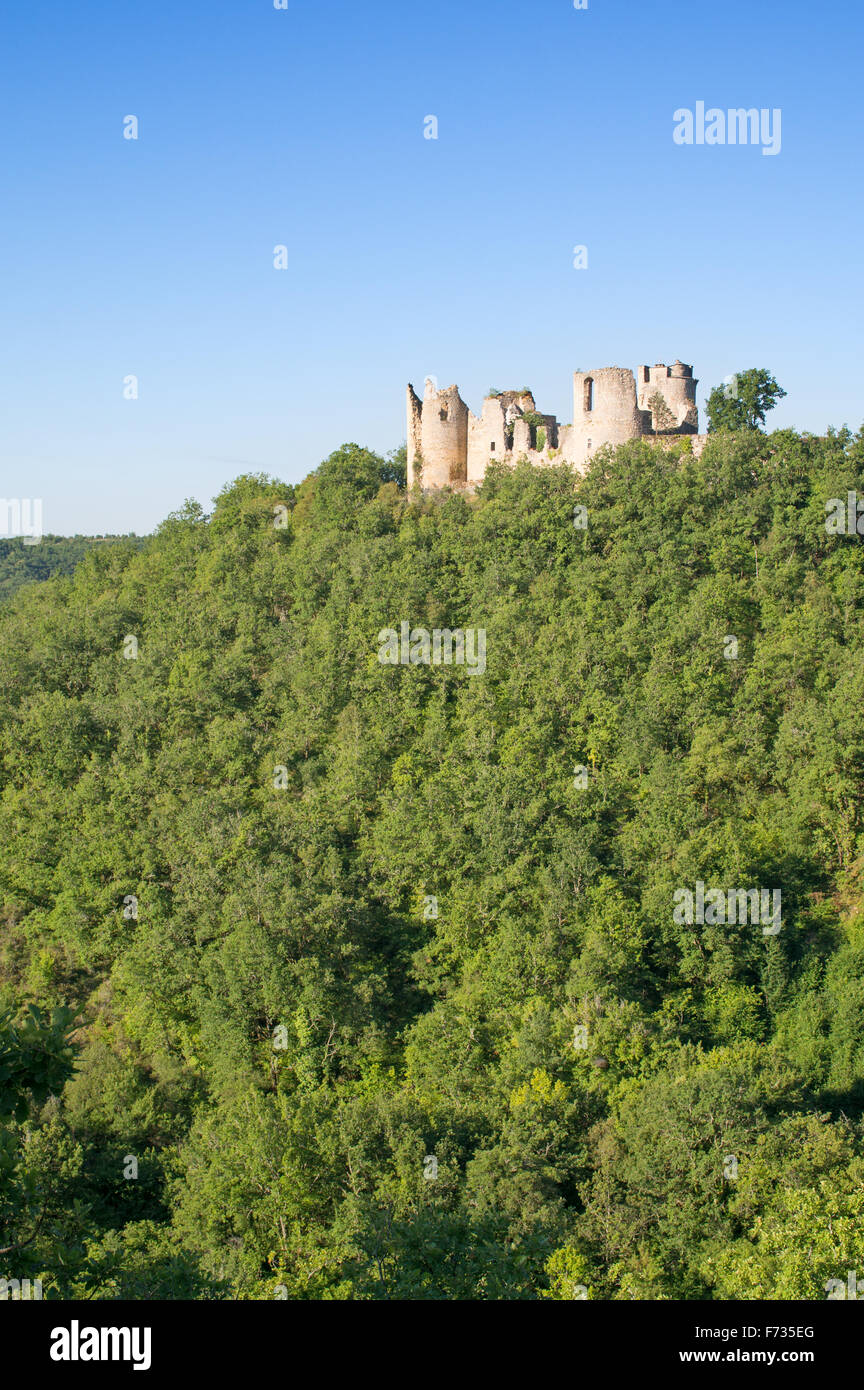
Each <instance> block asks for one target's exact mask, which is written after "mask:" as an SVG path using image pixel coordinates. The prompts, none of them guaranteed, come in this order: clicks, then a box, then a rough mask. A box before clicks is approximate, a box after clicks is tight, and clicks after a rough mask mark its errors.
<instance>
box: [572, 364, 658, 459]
mask: <svg viewBox="0 0 864 1390" xmlns="http://www.w3.org/2000/svg"><path fill="white" fill-rule="evenodd" d="M646 426H647V428H650V421H648V420H647V419H646V417H645V415H644V414H643V412H642V411H641V410H640V409H639V406H638V404H637V401H636V382H635V380H634V378H633V373H632V372H631V371H630V370H629V368H627V367H598V368H596V369H595V370H594V371H593V372H574V373H573V429H572V431H571V434H570V460H571V462H572V463H574V464H575V465H576V466H577V467H579V468H583V469H584V467H585V465H586V463H587V462H588V459H589V458H590V457H591V455H592V454H596V452H597V450H598V449H600V448H602V446H603V445H604V444H625V443H626V442H627V440H628V439H637V438H638V437H639V436H640V435H642V434H645V433H646Z"/></svg>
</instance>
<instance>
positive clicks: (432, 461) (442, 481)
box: [415, 377, 468, 488]
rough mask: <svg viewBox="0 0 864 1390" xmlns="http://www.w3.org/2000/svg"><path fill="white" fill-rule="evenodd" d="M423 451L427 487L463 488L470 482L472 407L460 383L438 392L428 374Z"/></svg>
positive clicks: (423, 483) (422, 408) (421, 426)
mask: <svg viewBox="0 0 864 1390" xmlns="http://www.w3.org/2000/svg"><path fill="white" fill-rule="evenodd" d="M420 454H421V456H422V478H421V483H422V486H423V487H424V488H438V487H459V486H464V485H465V483H466V482H467V477H468V407H467V405H466V404H465V402H464V401H463V400H462V397H461V396H460V395H459V388H458V387H457V386H447V387H445V389H444V390H443V391H438V390H436V388H435V383H434V382H433V381H431V380H430V379H429V378H428V377H427V380H426V388H425V390H424V393H423V404H422V406H421V412H420ZM415 471H416V470H415Z"/></svg>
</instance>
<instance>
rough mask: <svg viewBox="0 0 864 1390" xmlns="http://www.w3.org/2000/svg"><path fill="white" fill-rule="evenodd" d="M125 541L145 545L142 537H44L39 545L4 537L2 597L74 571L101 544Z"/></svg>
mask: <svg viewBox="0 0 864 1390" xmlns="http://www.w3.org/2000/svg"><path fill="white" fill-rule="evenodd" d="M119 541H123V542H125V543H127V544H131V545H133V546H140V545H142V544H143V539H142V538H141V537H139V536H122V537H121V536H42V537H41V538H40V539H39V540H38V542H36V543H35V544H34V543H32V542H31V541H24V540H21V539H20V538H19V539H14V540H0V600H2V599H6V598H11V597H12V595H13V594H14V593H17V592H18V590H19V589H20V588H21V586H22V584H30V583H32V582H33V581H34V580H41V579H50V578H51V576H52V575H54V574H72V573H73V571H74V569H75V566H76V565H77V564H78V563H79V561H80V560H83V558H84V556H85V555H86V554H87V552H88V551H89V550H92V549H93V547H94V546H97V545H114V544H116V543H117V542H119Z"/></svg>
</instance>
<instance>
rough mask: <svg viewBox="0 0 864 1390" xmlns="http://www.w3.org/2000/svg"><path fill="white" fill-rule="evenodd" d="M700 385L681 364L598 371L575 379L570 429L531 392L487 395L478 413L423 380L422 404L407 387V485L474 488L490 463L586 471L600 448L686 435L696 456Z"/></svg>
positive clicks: (454, 391) (452, 389)
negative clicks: (558, 466) (540, 405)
mask: <svg viewBox="0 0 864 1390" xmlns="http://www.w3.org/2000/svg"><path fill="white" fill-rule="evenodd" d="M697 384H698V383H697V381H696V379H695V378H694V376H693V368H692V367H688V366H687V365H686V364H685V363H683V362H674V363H673V364H672V366H671V367H667V366H666V365H665V363H663V362H658V363H657V364H656V366H653V367H639V368H638V369H637V374H636V377H635V378H634V376H633V373H632V372H631V371H630V370H629V368H626V367H599V368H597V369H596V370H595V371H592V372H574V374H573V424H572V425H559V424H558V421H557V420H556V419H555V416H554V415H543V414H541V413H540V412H539V411H538V410H537V407H536V405H535V403H534V397H533V395H532V394H531V392H530V391H498V392H493V393H492V394H490V395H488V396H487V397H486V399H485V401H484V402H483V407H482V410H481V413H480V415H479V417H478V416H476V415H475V414H474V413H473V411H471V410H469V409H468V406H467V405H466V404H465V402H464V401H463V400H462V397H461V396H460V395H459V389H458V387H456V386H448V387H446V388H445V389H444V390H440V391H439V390H438V389H437V388H436V386H435V383H434V382H433V381H432V380H431V379H429V378H427V380H426V386H425V390H424V393H423V399H422V400H421V399H420V397H419V396H418V395H417V393H416V391H415V390H414V387H413V386H409V387H408V486H409V487H411V486H413V485H414V484H415V483H418V484H419V485H420V487H422V489H423V490H424V492H426V491H431V490H433V489H436V488H442V487H451V488H472V487H476V485H477V484H478V483H479V482H481V481H482V479H483V476H484V474H485V472H486V469H487V467H488V465H489V463H490V462H491V461H494V460H495V459H502V460H504V462H506V463H511V464H512V463H515V462H516V461H517V460H518V459H522V458H525V459H528V461H529V462H530V463H535V464H539V465H543V464H550V463H569V464H570V465H571V467H573V468H575V469H576V470H577V471H578V472H580V473H585V472H587V469H588V464H589V461H590V459H591V456H592V455H593V454H596V452H597V450H598V449H602V447H603V446H604V444H623V443H625V442H626V440H628V439H651V440H655V441H657V442H658V443H664V442H668V441H670V440H671V439H674V438H677V437H678V436H680V435H684V434H686V435H691V436H692V439H693V451H694V453H696V454H700V453H701V452H702V449H703V448H704V445H705V441H706V439H707V435H700V434H699V433H698V430H699V417H698V411H697V407H696V386H697Z"/></svg>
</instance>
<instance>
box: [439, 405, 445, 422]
mask: <svg viewBox="0 0 864 1390" xmlns="http://www.w3.org/2000/svg"><path fill="white" fill-rule="evenodd" d="M438 418H439V420H446V419H447V410H446V407H445V409H444V410H441V411H439V412H438Z"/></svg>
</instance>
